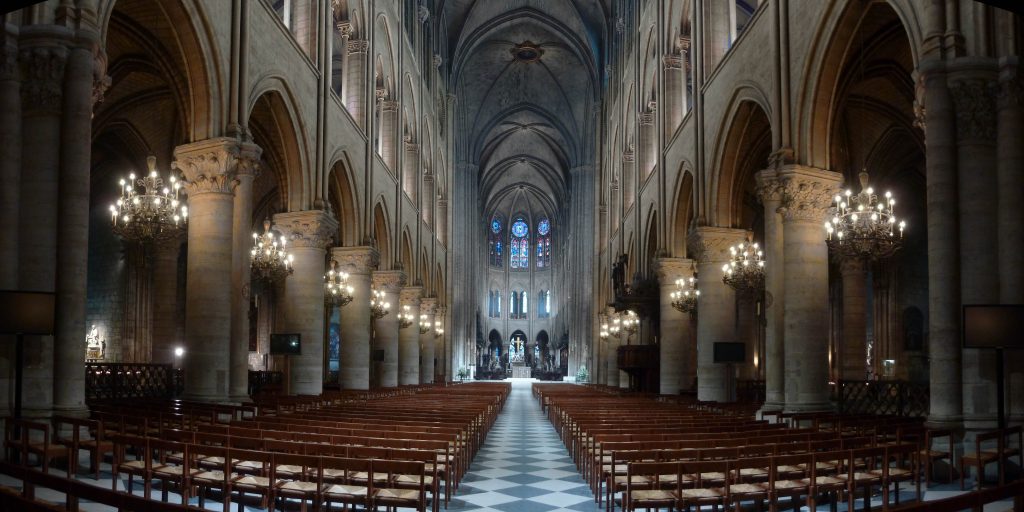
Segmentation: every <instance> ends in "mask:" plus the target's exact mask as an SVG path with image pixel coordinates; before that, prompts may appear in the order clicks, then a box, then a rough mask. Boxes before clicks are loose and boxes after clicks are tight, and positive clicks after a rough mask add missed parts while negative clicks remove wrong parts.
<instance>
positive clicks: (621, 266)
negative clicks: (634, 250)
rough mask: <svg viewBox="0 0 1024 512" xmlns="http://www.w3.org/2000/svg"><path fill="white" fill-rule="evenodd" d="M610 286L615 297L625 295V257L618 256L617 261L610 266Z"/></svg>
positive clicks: (622, 255)
mask: <svg viewBox="0 0 1024 512" xmlns="http://www.w3.org/2000/svg"><path fill="white" fill-rule="evenodd" d="M612 285H613V286H614V288H613V289H614V292H615V295H617V296H621V295H625V292H626V255H625V254H620V255H619V259H618V260H616V261H615V265H614V266H612Z"/></svg>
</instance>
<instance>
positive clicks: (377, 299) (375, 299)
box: [370, 290, 391, 320]
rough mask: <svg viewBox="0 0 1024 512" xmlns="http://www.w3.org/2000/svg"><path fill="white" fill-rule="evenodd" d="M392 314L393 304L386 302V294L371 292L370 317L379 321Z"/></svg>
mask: <svg viewBox="0 0 1024 512" xmlns="http://www.w3.org/2000/svg"><path fill="white" fill-rule="evenodd" d="M390 312H391V303H390V302H387V301H386V300H384V292H382V291H380V290H371V291H370V316H372V317H373V319H374V320H378V319H381V318H384V317H385V316H387V314H388V313H390Z"/></svg>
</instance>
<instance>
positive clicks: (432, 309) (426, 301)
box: [420, 297, 437, 316]
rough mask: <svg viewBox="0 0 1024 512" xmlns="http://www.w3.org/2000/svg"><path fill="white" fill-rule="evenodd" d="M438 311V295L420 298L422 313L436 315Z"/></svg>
mask: <svg viewBox="0 0 1024 512" xmlns="http://www.w3.org/2000/svg"><path fill="white" fill-rule="evenodd" d="M436 312H437V297H423V298H422V299H420V314H421V315H427V316H434V313H436Z"/></svg>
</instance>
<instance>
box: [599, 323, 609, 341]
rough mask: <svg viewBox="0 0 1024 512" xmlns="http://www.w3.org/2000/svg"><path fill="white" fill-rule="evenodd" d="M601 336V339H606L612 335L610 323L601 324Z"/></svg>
mask: <svg viewBox="0 0 1024 512" xmlns="http://www.w3.org/2000/svg"><path fill="white" fill-rule="evenodd" d="M599 336H601V339H606V338H608V336H611V332H609V331H608V324H606V323H602V324H601V333H600V334H599Z"/></svg>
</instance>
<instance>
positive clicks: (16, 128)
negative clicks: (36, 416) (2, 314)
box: [0, 31, 22, 403]
mask: <svg viewBox="0 0 1024 512" xmlns="http://www.w3.org/2000/svg"><path fill="white" fill-rule="evenodd" d="M4 34H5V39H6V41H5V45H4V50H3V52H4V53H3V60H2V61H0V154H3V155H4V157H3V158H0V288H2V289H4V290H14V289H17V288H18V218H19V211H18V209H19V202H20V201H19V199H20V193H19V191H20V183H21V176H20V174H21V142H22V141H21V84H20V82H19V80H18V79H19V75H20V73H19V72H18V46H17V39H16V38H15V37H14V36H12V35H10V34H8V33H7V32H6V31H5V32H4ZM12 345H13V343H12ZM0 350H2V349H0ZM2 375H7V374H6V373H3V374H2ZM6 400H7V397H6V395H5V396H4V397H0V403H6Z"/></svg>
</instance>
